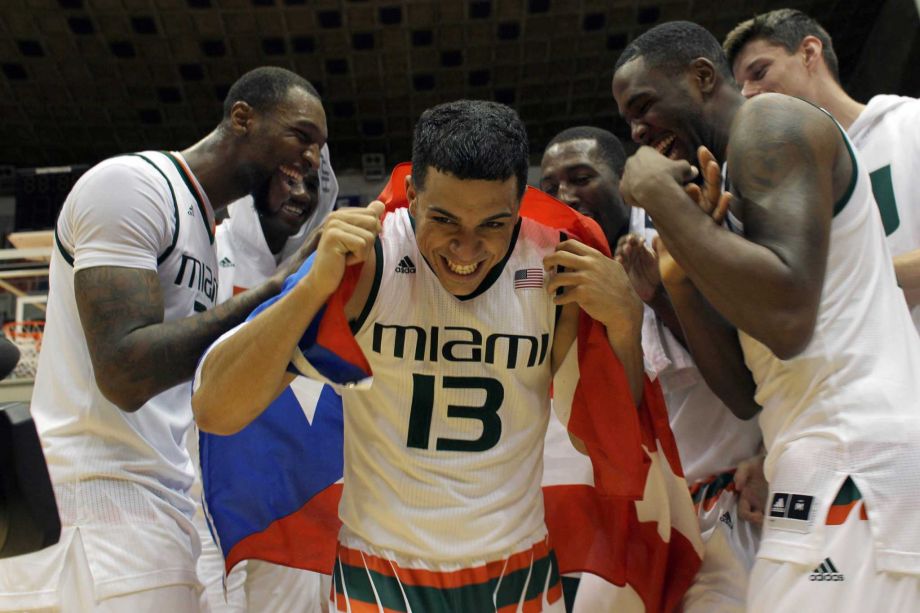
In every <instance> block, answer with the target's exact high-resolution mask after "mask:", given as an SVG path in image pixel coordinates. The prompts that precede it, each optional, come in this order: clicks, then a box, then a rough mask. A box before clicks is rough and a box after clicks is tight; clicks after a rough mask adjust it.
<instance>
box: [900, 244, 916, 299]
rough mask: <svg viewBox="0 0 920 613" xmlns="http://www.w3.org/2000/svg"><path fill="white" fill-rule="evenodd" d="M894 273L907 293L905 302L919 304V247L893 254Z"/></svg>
mask: <svg viewBox="0 0 920 613" xmlns="http://www.w3.org/2000/svg"><path fill="white" fill-rule="evenodd" d="M894 274H895V276H896V277H897V278H898V285H899V286H901V289H903V290H904V293H905V294H906V295H907V304H908V306H910V307H914V306H916V305H917V304H920V249H915V250H914V251H908V252H907V253H902V254H901V255H896V256H894Z"/></svg>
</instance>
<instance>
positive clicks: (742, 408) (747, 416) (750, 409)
mask: <svg viewBox="0 0 920 613" xmlns="http://www.w3.org/2000/svg"><path fill="white" fill-rule="evenodd" d="M725 406H727V407H728V410H729V411H731V412H732V415H734V416H735V417H737V418H738V419H740V420H741V421H750V420H752V419H754V418H755V417H757V414H758V413H760V405H759V404H757V403H756V402H754V400H753V399H751V398H748V399H747V400H744V401H741V402H732V403H731V404H728V403H726V405H725Z"/></svg>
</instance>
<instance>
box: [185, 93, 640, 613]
mask: <svg viewBox="0 0 920 613" xmlns="http://www.w3.org/2000/svg"><path fill="white" fill-rule="evenodd" d="M412 169H413V170H412V175H411V176H410V177H408V178H407V179H406V190H407V195H408V199H409V203H410V204H409V208H408V209H397V210H396V211H394V212H393V213H390V214H389V215H387V217H386V218H385V219H384V222H383V225H382V226H381V222H380V220H379V216H380V215H381V213H382V212H383V207H382V206H381V204H380V203H372V204H371V205H370V206H369V207H368V208H366V209H352V210H343V211H336V212H335V213H333V214H332V215H331V216H330V218H329V220H327V222H326V225H325V227H324V231H323V235H322V238H321V240H320V245H319V248H318V250H317V255H316V259H315V261H314V262H313V267H312V269H310V271H309V273H307V275H306V276H305V277H303V279H302V280H301V281H300V282H299V283H297V285H295V286H294V287H293V288H292V289H291V290H290V292H289V293H288V294H286V295H284V296H283V297H282V298H281V299H280V300H278V301H277V302H276V303H274V304H273V305H272V306H271V307H269V308H267V309H266V310H265V311H263V312H262V313H261V314H260V315H259V316H258V317H256V318H254V319H253V320H251V321H250V322H249V323H247V324H246V325H244V326H242V327H240V328H239V329H238V331H237V332H236V333H234V334H232V335H227V336H225V337H224V339H222V340H221V341H220V342H219V343H217V344H216V345H215V346H214V347H213V348H212V349H211V350H210V352H209V354H208V355H207V356H206V357H205V359H204V360H203V363H202V366H201V369H200V387H198V389H197V390H196V392H195V395H194V397H193V406H194V408H195V412H196V416H197V419H198V421H199V424H200V425H201V427H202V429H205V430H210V431H214V432H216V433H232V432H234V431H236V430H239V429H240V428H242V427H243V426H245V425H246V424H247V423H249V422H250V421H251V420H252V419H254V418H255V417H256V416H257V415H258V414H259V413H260V412H261V411H262V410H263V408H264V407H265V406H266V405H267V404H268V403H269V402H270V401H271V400H272V399H273V398H274V397H275V396H276V395H277V393H278V391H279V390H280V388H281V386H283V385H285V384H286V382H287V381H289V380H290V378H291V377H290V375H287V374H286V373H285V369H286V367H287V365H288V362H289V360H290V359H291V355H292V352H294V350H295V349H296V348H297V343H298V341H299V340H300V338H301V335H302V334H303V332H304V330H305V329H306V327H307V325H308V324H309V323H310V321H311V320H312V319H313V316H314V314H315V313H316V312H317V310H318V308H319V307H320V305H322V304H323V303H324V302H325V300H326V299H327V297H329V296H330V295H331V294H332V292H333V291H334V290H335V289H336V288H337V287H338V285H339V283H340V281H341V279H342V275H343V271H344V269H345V266H346V263H351V262H361V261H364V265H363V267H362V269H361V273H360V275H361V276H360V278H359V280H358V282H357V286H356V288H355V290H354V293H353V294H352V297H351V299H350V300H349V301H348V304H347V305H346V308H345V313H346V316H347V317H348V318H349V319H350V320H351V321H352V329H353V330H355V338H356V340H357V342H358V345H359V347H360V348H361V350H362V351H363V353H364V354H365V355H366V356H367V358H368V361H369V364H370V366H371V368H372V370H373V374H374V379H373V384H372V386H371V387H370V389H368V390H359V389H343V390H342V397H343V403H344V408H345V410H344V414H345V478H344V490H343V494H342V500H341V504H340V506H339V515H340V518H341V519H342V522H343V529H342V531H341V533H340V535H339V549H338V557H337V560H336V568H335V577H334V583H335V594H334V602H333V603H332V604H331V608H332V610H339V611H345V610H351V607H359V606H364V607H367V606H368V605H370V606H371V607H373V608H377V607H386V608H387V610H399V611H407V610H415V611H419V610H424V611H458V612H459V611H489V610H492V611H495V610H502V609H504V607H507V606H514V607H517V606H520V605H523V604H524V603H526V607H527V608H528V610H531V609H532V610H534V611H540V610H542V611H562V610H564V608H563V604H562V598H561V593H560V589H559V576H558V570H557V568H556V564H555V558H554V555H553V553H552V550H551V548H550V544H548V543H547V539H546V527H545V525H544V523H543V505H542V493H541V490H540V482H541V476H542V461H541V459H542V442H543V438H544V435H545V432H546V427H547V421H548V419H549V418H550V415H549V383H550V380H551V376H552V373H553V372H554V371H555V368H556V367H558V365H559V362H560V360H561V358H562V357H564V355H565V353H566V351H567V350H568V348H569V347H570V346H572V343H573V341H574V336H575V332H576V324H577V321H576V319H577V316H578V310H579V309H578V307H579V306H580V307H581V308H583V309H584V310H585V311H586V312H587V313H588V314H589V315H591V316H592V317H593V318H595V319H596V320H597V321H600V322H603V323H604V324H605V325H606V336H607V341H608V342H609V343H610V346H611V348H612V349H613V351H614V352H615V353H616V355H617V357H619V359H620V361H621V362H622V363H623V365H624V367H625V372H626V376H625V377H624V379H623V381H624V382H628V387H629V388H630V390H631V391H630V393H631V396H632V398H640V397H641V384H642V383H641V382H642V353H641V347H640V344H639V326H640V322H641V304H640V303H639V301H638V298H637V297H636V296H635V293H634V292H632V290H631V288H630V287H629V286H628V280H627V279H626V276H625V272H624V271H623V269H622V267H621V266H620V265H619V264H617V263H616V262H614V261H613V260H612V259H610V258H607V257H605V256H603V255H602V254H601V253H600V252H599V251H597V250H595V249H592V248H590V247H588V246H586V245H584V244H582V243H578V242H576V241H573V240H564V239H565V237H563V236H560V233H559V231H558V230H554V229H551V228H549V227H548V226H544V225H542V224H540V223H538V222H535V221H534V220H532V219H529V218H523V217H520V216H519V206H520V202H521V197H522V195H523V193H524V188H525V181H526V170H527V137H526V133H525V130H524V126H523V124H522V123H521V121H520V119H519V118H518V116H517V114H516V113H515V112H514V111H512V110H511V109H509V108H508V107H505V106H503V105H500V104H496V103H491V102H482V101H458V102H454V103H448V104H444V105H441V106H438V107H435V108H433V109H429V110H428V111H426V112H425V113H424V114H423V115H422V117H421V118H420V120H419V123H418V124H417V126H416V129H415V137H414V142H413V166H412ZM566 212H567V211H566ZM378 235H379V237H380V238H379V240H378ZM557 266H564V267H565V272H559V273H556V274H555V275H554V276H553V277H552V279H551V280H550V281H548V282H546V281H545V280H544V276H543V271H544V269H546V270H553V269H554V268H555V267H557ZM521 273H524V274H521ZM559 289H561V290H563V291H562V293H561V294H560V295H556V290H559ZM296 355H297V354H295V357H296ZM225 368H229V370H225ZM196 380H199V379H196ZM621 391H622V390H621Z"/></svg>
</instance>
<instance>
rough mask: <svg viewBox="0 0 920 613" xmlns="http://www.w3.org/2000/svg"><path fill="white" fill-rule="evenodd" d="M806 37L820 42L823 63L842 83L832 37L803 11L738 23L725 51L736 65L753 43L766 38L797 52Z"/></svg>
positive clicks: (785, 11)
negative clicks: (750, 43)
mask: <svg viewBox="0 0 920 613" xmlns="http://www.w3.org/2000/svg"><path fill="white" fill-rule="evenodd" d="M806 36H814V37H815V38H817V39H818V40H820V41H821V46H822V50H821V55H822V56H823V57H824V63H825V64H826V65H827V69H828V70H829V71H830V73H831V76H833V77H834V80H835V81H837V82H838V83H840V72H839V65H838V62H837V53H836V52H834V43H833V42H832V41H831V35H830V34H828V33H827V30H825V29H824V28H822V27H821V24H820V23H818V22H817V21H815V20H814V19H812V18H811V17H809V16H808V15H806V14H805V13H803V12H802V11H797V10H795V9H778V10H775V11H770V12H769V13H764V14H762V15H757V16H756V17H754V18H753V19H748V20H747V21H744V22H742V23H739V24H738V25H737V26H735V29H734V30H732V31H731V32H729V33H728V36H726V37H725V42H724V43H722V48H723V49H724V50H725V55H727V56H728V62H729V65H731V64H734V63H735V59H736V58H737V57H738V54H739V53H741V50H742V49H743V48H744V46H745V45H746V44H748V43H749V42H751V41H752V40H756V39H763V40H765V41H767V42H770V43H773V44H774V45H781V46H782V47H783V48H784V49H786V51H787V52H789V53H795V52H796V51H797V50H798V48H799V45H801V44H802V41H803V40H804V39H805V37H806Z"/></svg>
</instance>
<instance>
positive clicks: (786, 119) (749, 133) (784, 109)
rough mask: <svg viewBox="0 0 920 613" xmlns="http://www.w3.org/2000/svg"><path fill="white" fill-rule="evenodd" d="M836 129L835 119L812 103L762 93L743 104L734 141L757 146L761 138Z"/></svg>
mask: <svg viewBox="0 0 920 613" xmlns="http://www.w3.org/2000/svg"><path fill="white" fill-rule="evenodd" d="M836 130H837V126H836V124H835V122H834V120H833V119H832V118H831V116H830V115H829V114H828V113H827V112H825V111H823V110H821V109H820V108H818V107H817V106H815V105H813V104H811V103H809V102H806V101H804V100H801V99H800V98H794V97H792V96H786V95H784V94H760V95H759V96H755V97H754V98H751V99H750V100H748V101H747V102H745V103H744V104H742V105H741V108H740V109H739V110H738V113H737V114H736V115H735V118H734V120H733V121H732V126H731V142H732V144H733V145H735V144H736V143H752V144H753V143H755V142H756V140H757V139H761V138H783V137H787V136H790V135H794V134H805V133H827V134H834V133H835V131H836Z"/></svg>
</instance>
